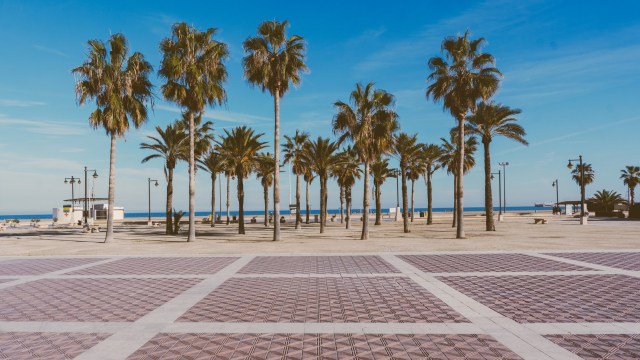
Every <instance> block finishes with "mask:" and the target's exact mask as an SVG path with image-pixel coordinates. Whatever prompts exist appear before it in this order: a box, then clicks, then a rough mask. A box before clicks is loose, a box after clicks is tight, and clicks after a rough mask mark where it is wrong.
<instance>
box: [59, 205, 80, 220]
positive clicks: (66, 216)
mask: <svg viewBox="0 0 640 360" xmlns="http://www.w3.org/2000/svg"><path fill="white" fill-rule="evenodd" d="M52 215H53V219H54V220H55V219H57V220H56V222H57V223H58V224H75V223H77V222H78V221H79V220H82V207H81V206H77V205H75V206H74V205H66V204H65V205H62V207H61V208H53V214H52Z"/></svg>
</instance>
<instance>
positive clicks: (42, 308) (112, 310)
mask: <svg viewBox="0 0 640 360" xmlns="http://www.w3.org/2000/svg"><path fill="white" fill-rule="evenodd" d="M200 281H202V280H200V279H42V280H37V281H32V282H28V283H24V284H20V285H16V286H13V287H9V288H5V289H2V290H0V321H135V320H137V319H139V318H140V317H142V316H144V315H145V314H147V313H148V312H150V311H152V310H154V309H155V308H157V307H158V306H160V305H162V304H164V303H165V302H167V301H168V300H170V299H172V298H174V297H175V296H176V295H178V294H180V293H182V292H184V291H185V290H187V289H188V288H190V287H191V286H193V285H195V284H196V283H198V282H200Z"/></svg>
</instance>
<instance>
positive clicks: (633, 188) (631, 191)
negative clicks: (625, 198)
mask: <svg viewBox="0 0 640 360" xmlns="http://www.w3.org/2000/svg"><path fill="white" fill-rule="evenodd" d="M629 192H630V193H631V201H630V203H631V205H630V206H633V205H634V204H635V200H634V198H635V196H636V188H635V186H634V187H631V188H629ZM629 209H631V207H629Z"/></svg>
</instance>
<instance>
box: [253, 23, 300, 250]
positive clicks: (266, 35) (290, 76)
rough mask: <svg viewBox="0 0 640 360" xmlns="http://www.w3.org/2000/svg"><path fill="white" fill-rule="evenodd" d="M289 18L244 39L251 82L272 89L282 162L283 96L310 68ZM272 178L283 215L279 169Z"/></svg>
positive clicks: (277, 156)
mask: <svg viewBox="0 0 640 360" xmlns="http://www.w3.org/2000/svg"><path fill="white" fill-rule="evenodd" d="M288 25H289V22H288V21H286V20H285V21H283V22H278V21H265V22H263V23H262V24H260V26H258V33H257V36H256V37H250V38H248V39H247V40H245V41H244V43H242V47H243V48H244V51H245V53H246V54H247V55H246V56H245V57H244V59H243V67H244V75H245V77H246V78H247V81H249V83H250V84H252V85H256V86H259V87H260V88H261V89H262V91H263V92H264V91H269V93H270V94H271V95H272V96H273V103H274V112H275V130H274V140H273V149H274V161H275V162H276V164H280V98H281V97H282V96H284V94H285V93H286V92H287V90H289V83H291V84H293V85H294V86H296V85H298V84H300V80H301V79H300V75H301V73H303V72H307V71H308V69H307V65H306V64H305V63H304V56H305V51H306V49H305V44H304V39H303V38H302V37H300V36H298V35H292V36H291V37H289V38H287V35H286V33H285V29H286V28H287V26H288ZM277 170H279V169H276V171H275V172H274V178H273V214H274V218H275V219H279V218H280V171H277ZM273 240H274V241H276V240H280V222H278V221H274V227H273Z"/></svg>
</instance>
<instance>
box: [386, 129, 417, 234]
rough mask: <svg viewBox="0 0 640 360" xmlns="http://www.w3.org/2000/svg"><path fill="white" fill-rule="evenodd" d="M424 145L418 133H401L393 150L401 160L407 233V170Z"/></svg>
mask: <svg viewBox="0 0 640 360" xmlns="http://www.w3.org/2000/svg"><path fill="white" fill-rule="evenodd" d="M421 150H422V146H421V145H420V144H418V134H414V135H408V134H407V133H404V132H401V133H399V134H398V135H397V136H396V137H395V139H394V141H393V148H392V152H393V154H394V155H395V156H396V158H397V159H398V161H399V162H400V175H401V179H402V180H401V183H402V223H403V229H404V232H405V233H408V232H410V230H409V201H408V199H407V172H408V171H409V169H410V167H411V165H412V164H413V163H414V162H415V161H416V159H417V158H418V155H419V154H420V151H421Z"/></svg>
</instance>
